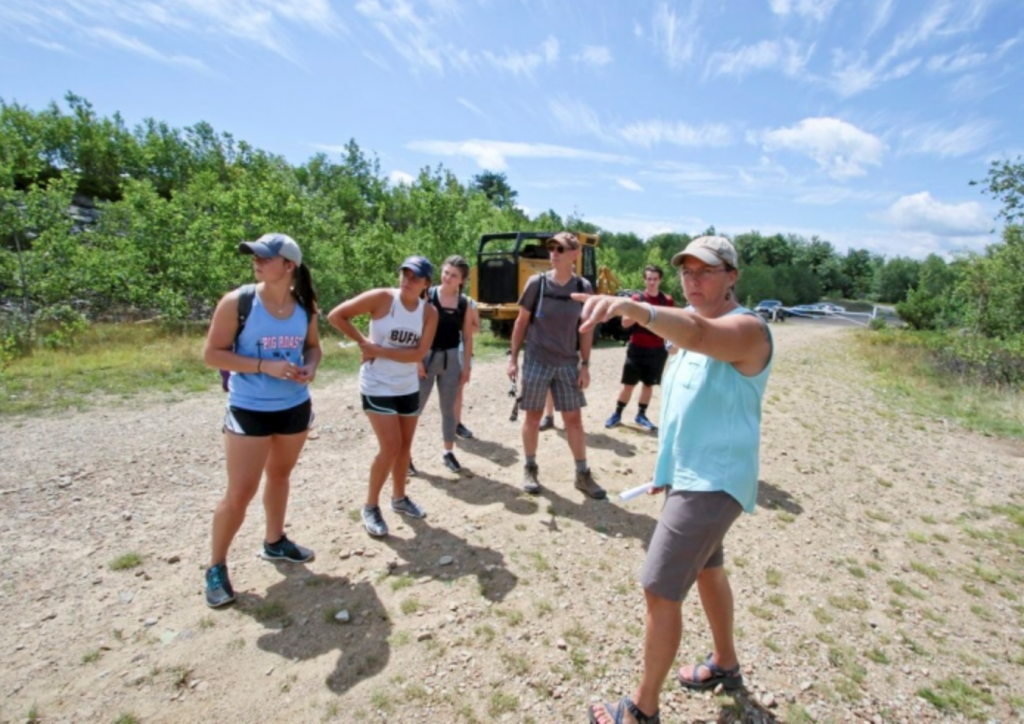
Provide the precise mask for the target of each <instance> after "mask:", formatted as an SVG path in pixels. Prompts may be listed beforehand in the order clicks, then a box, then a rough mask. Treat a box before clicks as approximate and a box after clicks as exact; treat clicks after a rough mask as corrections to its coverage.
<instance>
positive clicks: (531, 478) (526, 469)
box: [523, 463, 540, 495]
mask: <svg viewBox="0 0 1024 724" xmlns="http://www.w3.org/2000/svg"><path fill="white" fill-rule="evenodd" d="M537 472H538V468H537V463H527V464H526V465H525V466H523V490H525V491H526V492H527V493H530V494H531V495H536V494H537V493H539V492H540V480H538V479H537Z"/></svg>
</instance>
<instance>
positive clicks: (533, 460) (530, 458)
mask: <svg viewBox="0 0 1024 724" xmlns="http://www.w3.org/2000/svg"><path fill="white" fill-rule="evenodd" d="M526 464H527V465H536V464H537V456H536V455H527V456H526Z"/></svg>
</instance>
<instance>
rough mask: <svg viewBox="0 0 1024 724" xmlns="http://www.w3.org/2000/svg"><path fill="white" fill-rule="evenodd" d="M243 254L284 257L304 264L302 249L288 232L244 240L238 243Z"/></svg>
mask: <svg viewBox="0 0 1024 724" xmlns="http://www.w3.org/2000/svg"><path fill="white" fill-rule="evenodd" d="M238 250H239V251H240V252H242V253H243V254H255V255H256V256H258V257H259V258H260V259H273V258H274V257H275V256H280V257H284V258H285V259H287V260H288V261H292V262H295V263H296V264H302V250H301V249H299V245H298V244H297V243H296V242H295V239H293V238H292V237H290V236H288V235H287V234H277V233H274V234H264V235H263V236H261V237H260V238H258V239H257V240H256V241H243V242H242V243H241V244H239V245H238Z"/></svg>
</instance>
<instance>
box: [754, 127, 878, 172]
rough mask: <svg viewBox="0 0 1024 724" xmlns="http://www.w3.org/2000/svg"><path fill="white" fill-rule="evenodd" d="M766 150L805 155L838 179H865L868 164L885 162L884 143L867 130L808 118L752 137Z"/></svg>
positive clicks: (873, 164) (875, 164) (876, 164)
mask: <svg viewBox="0 0 1024 724" xmlns="http://www.w3.org/2000/svg"><path fill="white" fill-rule="evenodd" d="M749 140H751V141H752V142H757V143H760V144H761V146H762V148H764V150H765V151H775V150H786V151H793V152H796V153H802V154H804V155H806V156H808V157H810V158H812V159H814V161H815V162H817V164H818V166H819V167H821V169H822V170H823V171H825V172H826V173H827V174H828V175H829V176H831V177H832V178H835V179H844V178H850V177H852V176H863V175H864V174H865V173H866V171H865V169H864V167H865V166H867V165H872V166H878V165H880V164H881V162H882V154H883V152H884V151H885V144H884V143H882V141H881V140H880V139H879V138H878V137H876V136H874V135H872V134H870V133H866V132H865V131H862V130H860V129H859V128H857V127H856V126H853V125H851V124H849V123H847V122H846V121H841V120H839V119H837V118H805V119H804V120H802V121H800V122H799V123H798V124H796V125H795V126H790V127H789V128H778V129H775V130H769V131H763V132H761V133H759V134H751V135H750V137H749Z"/></svg>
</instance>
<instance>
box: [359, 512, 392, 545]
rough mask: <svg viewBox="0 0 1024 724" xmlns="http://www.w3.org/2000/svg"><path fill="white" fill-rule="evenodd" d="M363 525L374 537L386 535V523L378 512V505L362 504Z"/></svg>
mask: <svg viewBox="0 0 1024 724" xmlns="http://www.w3.org/2000/svg"><path fill="white" fill-rule="evenodd" d="M363 527H364V528H366V532H367V533H369V534H370V535H371V536H373V537H374V538H384V537H386V536H387V534H388V524H387V523H385V522H384V516H383V515H381V514H380V506H379V505H364V506H363Z"/></svg>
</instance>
